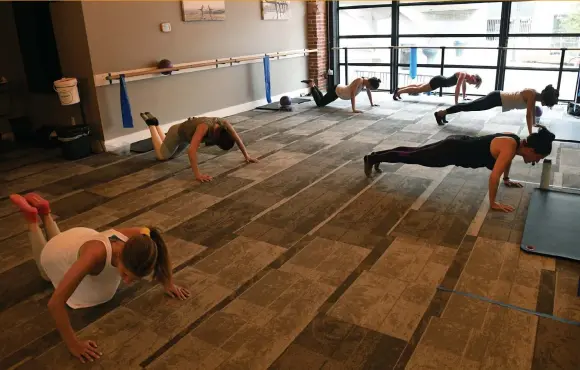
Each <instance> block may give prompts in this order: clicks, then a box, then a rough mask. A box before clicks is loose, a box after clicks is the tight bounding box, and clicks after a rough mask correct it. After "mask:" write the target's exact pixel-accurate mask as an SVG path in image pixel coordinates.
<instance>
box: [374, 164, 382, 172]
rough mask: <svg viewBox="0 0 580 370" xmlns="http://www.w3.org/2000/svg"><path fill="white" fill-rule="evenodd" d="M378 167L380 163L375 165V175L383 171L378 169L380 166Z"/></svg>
mask: <svg viewBox="0 0 580 370" xmlns="http://www.w3.org/2000/svg"><path fill="white" fill-rule="evenodd" d="M380 165H381V164H380V163H377V164H375V172H376V173H383V170H381V169H380V168H379V166H380Z"/></svg>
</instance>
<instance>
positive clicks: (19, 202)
mask: <svg viewBox="0 0 580 370" xmlns="http://www.w3.org/2000/svg"><path fill="white" fill-rule="evenodd" d="M10 200H11V201H12V203H14V205H16V206H17V207H18V208H19V209H20V212H22V214H23V215H24V218H25V219H26V221H28V222H29V223H32V224H35V223H37V222H38V210H37V209H36V208H34V207H33V206H31V205H30V204H29V203H28V201H27V200H26V199H25V198H24V197H23V196H21V195H18V194H12V195H10Z"/></svg>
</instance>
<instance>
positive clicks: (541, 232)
mask: <svg viewBox="0 0 580 370" xmlns="http://www.w3.org/2000/svg"><path fill="white" fill-rule="evenodd" d="M579 220H580V194H575V193H571V192H564V191H557V190H543V189H534V193H533V194H532V198H531V199H530V205H529V207H528V215H527V218H526V226H525V228H524V235H523V238H522V244H521V248H522V249H523V250H524V251H526V252H530V253H537V254H542V255H546V256H553V257H562V258H567V259H572V260H577V261H580V244H578V240H579V239H580V227H579V226H578V225H579V224H578V222H579Z"/></svg>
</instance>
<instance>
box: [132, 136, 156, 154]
mask: <svg viewBox="0 0 580 370" xmlns="http://www.w3.org/2000/svg"><path fill="white" fill-rule="evenodd" d="M130 148H131V151H132V152H134V153H147V152H150V151H152V150H153V142H152V141H151V138H148V139H143V140H139V141H136V142H134V143H132V144H131V147H130Z"/></svg>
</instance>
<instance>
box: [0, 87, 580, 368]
mask: <svg viewBox="0 0 580 370" xmlns="http://www.w3.org/2000/svg"><path fill="white" fill-rule="evenodd" d="M375 95H376V98H375V99H376V100H380V103H381V106H380V107H378V108H374V109H372V110H368V111H367V112H365V113H364V114H360V115H354V114H351V113H349V110H348V102H344V103H336V104H333V106H331V107H327V108H324V109H318V108H316V107H314V106H313V105H312V104H311V103H305V104H301V105H299V106H297V109H296V110H295V111H294V112H292V113H278V112H265V111H251V112H246V113H243V114H240V115H237V116H234V117H230V119H231V120H232V121H233V122H235V125H236V127H237V129H238V131H239V132H240V133H241V136H242V137H243V139H244V141H245V142H246V144H247V146H248V150H249V151H250V153H251V154H252V155H253V156H256V157H259V158H260V159H261V160H260V163H258V164H252V165H246V164H244V163H243V161H242V160H241V159H242V157H241V155H240V153H239V152H237V151H233V152H230V153H224V152H221V151H219V150H216V149H215V148H203V149H202V150H201V152H202V153H203V154H201V155H200V156H199V157H200V162H202V164H201V168H202V171H204V172H205V173H208V174H210V175H213V176H215V180H214V181H213V182H212V183H209V184H199V183H196V182H195V181H194V178H193V175H192V173H191V170H190V169H189V167H188V160H187V157H186V156H181V157H179V158H177V159H175V160H172V161H169V162H164V163H160V162H157V161H156V160H155V159H154V157H153V155H152V153H146V154H141V155H134V154H133V155H116V154H100V155H96V156H93V157H90V158H86V159H82V160H78V161H75V162H72V163H71V162H66V161H64V160H61V159H60V158H59V157H58V152H57V151H52V150H50V151H46V150H30V151H28V152H24V151H17V152H12V153H8V154H6V153H5V154H0V158H1V162H0V173H1V174H0V176H1V178H0V181H1V187H0V189H1V190H0V230H1V232H0V260H1V263H0V328H2V331H1V332H0V368H2V369H6V368H11V367H14V368H24V369H44V368H46V369H48V368H50V369H68V368H83V369H85V368H87V367H90V368H107V369H112V368H118V367H122V368H142V367H147V368H151V369H163V368H184V369H218V368H219V369H251V370H254V369H266V368H273V369H290V368H292V369H301V370H302V369H404V368H408V369H510V370H511V369H579V368H580V351H578V348H580V328H579V327H578V326H575V325H573V324H566V323H562V322H560V321H557V320H554V319H552V318H544V317H539V316H537V315H533V314H530V313H524V312H522V311H518V310H514V309H510V308H505V307H503V306H500V305H496V304H492V303H488V302H487V301H483V300H479V299H474V298H468V297H464V296H462V295H459V294H455V293H449V292H447V291H444V290H441V289H438V287H440V286H442V287H444V288H447V289H452V290H458V291H462V292H467V293H472V294H476V295H478V296H483V297H487V298H490V299H493V300H496V301H500V302H503V303H508V304H512V305H516V306H519V307H522V308H526V309H529V310H533V311H537V312H541V313H544V314H548V315H554V316H557V317H559V318H564V319H568V320H576V321H580V298H578V297H577V294H576V292H577V285H578V278H579V275H580V267H579V265H578V264H576V263H571V262H566V261H556V260H554V259H550V258H544V257H538V256H534V255H529V254H525V253H523V252H521V251H520V249H519V247H518V242H519V241H520V239H521V235H522V231H523V227H524V222H525V218H526V208H527V206H528V202H529V199H530V195H531V192H532V190H533V188H534V187H535V186H536V185H535V184H533V182H537V181H539V177H540V171H541V168H540V167H541V166H535V167H531V166H528V165H525V164H524V163H523V162H522V161H520V160H516V161H515V162H514V164H513V166H512V177H513V178H515V179H519V180H524V181H527V182H529V183H526V186H525V187H524V188H523V189H506V188H503V187H500V191H499V198H500V199H501V200H502V201H503V202H506V203H509V204H512V205H514V206H515V207H516V209H517V210H516V212H514V213H511V214H503V213H501V214H500V213H494V212H488V203H487V176H488V171H487V170H465V169H461V168H451V167H449V168H444V169H429V168H423V167H418V166H409V165H404V166H403V165H388V164H384V165H383V166H382V168H383V170H384V173H383V174H381V175H378V176H375V177H374V178H372V179H367V178H366V177H365V176H364V175H363V172H362V159H361V158H362V156H363V155H364V154H365V153H367V152H370V151H372V150H373V149H381V148H390V147H394V146H399V145H411V146H414V145H419V144H422V143H429V142H433V141H435V140H439V139H442V138H444V137H446V136H448V135H450V134H456V133H467V134H478V133H484V132H496V131H504V130H508V131H514V132H518V133H520V132H521V131H522V129H523V127H524V114H523V113H522V112H510V113H504V114H499V111H498V110H493V111H486V112H479V113H466V114H458V115H456V116H455V117H453V120H452V121H451V122H450V123H449V124H448V125H446V126H445V127H443V128H441V127H438V126H437V125H436V124H435V122H434V120H433V115H432V114H433V112H434V111H435V110H436V109H438V107H439V106H441V105H442V104H448V103H449V102H450V99H448V98H437V97H431V98H428V97H425V98H418V97H406V98H405V100H404V101H403V102H393V101H392V100H390V95H383V96H381V94H375ZM359 105H360V106H361V107H362V108H364V107H365V106H366V102H365V99H364V98H363V99H361V102H360V103H359ZM161 118H162V117H161ZM558 119H568V118H566V116H565V115H564V114H563V110H562V109H557V110H554V111H550V112H546V113H545V116H544V118H543V121H544V123H546V124H549V123H550V122H552V121H554V120H558ZM579 157H580V147H578V146H575V145H569V144H562V145H556V147H555V149H554V152H553V155H552V158H553V160H554V165H553V168H554V170H555V171H554V172H555V173H554V176H553V179H552V183H553V184H554V185H556V186H568V187H580V164H579V163H580V162H579V161H578V158H579ZM28 190H35V191H38V192H40V193H41V194H43V195H44V196H46V197H47V198H48V199H50V200H51V201H52V204H53V210H54V213H55V215H56V216H58V222H59V224H60V226H61V228H62V229H66V228H70V227H73V226H78V225H82V226H87V227H92V228H96V229H99V230H103V229H107V228H110V227H116V226H120V225H139V226H140V225H144V224H154V225H158V226H159V227H160V228H161V229H163V230H164V231H165V232H166V238H167V242H168V244H169V248H170V250H171V255H172V257H173V264H174V268H175V279H176V280H177V282H179V283H181V284H183V285H185V286H187V287H188V288H189V289H190V290H191V291H192V294H193V297H192V298H190V299H189V300H187V301H185V302H178V301H174V300H171V299H169V298H167V297H165V296H164V295H163V293H162V291H161V290H160V289H159V287H155V286H152V285H150V284H149V283H147V282H142V283H138V284H135V285H133V286H122V287H121V288H120V290H119V292H118V294H117V295H116V296H115V297H114V299H113V300H112V301H110V302H108V303H106V304H104V305H102V306H100V307H96V308H92V309H86V310H77V311H71V313H70V315H71V319H72V323H73V326H74V328H75V330H77V331H78V332H79V335H80V336H81V337H82V338H91V339H94V340H96V341H97V342H98V344H99V346H100V348H101V350H102V351H103V352H104V354H105V355H104V356H103V358H102V360H100V361H98V362H97V363H95V364H91V366H88V365H81V364H80V363H78V362H77V361H76V360H74V359H72V357H71V356H70V355H69V354H68V352H67V350H66V348H65V347H64V346H63V344H62V343H61V342H60V339H59V336H58V333H57V332H56V331H55V329H54V325H53V322H52V320H51V318H50V316H49V314H48V312H47V308H46V303H47V301H48V298H49V296H50V293H51V288H50V286H49V284H47V283H46V282H44V281H43V280H42V279H41V278H40V276H39V274H38V272H37V270H36V265H35V263H34V262H33V261H32V260H31V251H30V247H29V245H28V241H27V236H26V233H25V230H26V228H25V226H24V225H23V223H22V220H21V218H20V215H19V214H16V213H15V209H14V208H13V207H12V206H11V205H10V203H9V201H8V200H7V196H8V195H9V194H10V193H12V192H25V191H28Z"/></svg>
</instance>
